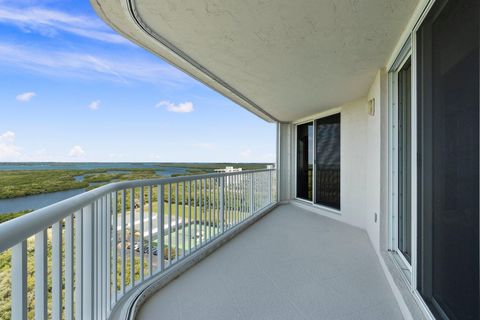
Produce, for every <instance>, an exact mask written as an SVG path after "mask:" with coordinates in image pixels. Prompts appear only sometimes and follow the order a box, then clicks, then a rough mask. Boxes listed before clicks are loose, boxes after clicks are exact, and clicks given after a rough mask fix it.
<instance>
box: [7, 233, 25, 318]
mask: <svg viewBox="0 0 480 320" xmlns="http://www.w3.org/2000/svg"><path fill="white" fill-rule="evenodd" d="M11 264H12V269H11V270H12V271H11V276H12V281H11V283H12V302H11V304H12V306H11V308H12V320H23V319H26V318H27V240H23V241H22V242H20V243H18V244H16V245H15V246H14V247H13V248H12V262H11Z"/></svg>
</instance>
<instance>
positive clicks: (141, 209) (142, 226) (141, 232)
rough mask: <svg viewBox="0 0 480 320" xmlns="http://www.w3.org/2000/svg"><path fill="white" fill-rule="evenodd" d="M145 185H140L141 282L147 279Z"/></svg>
mask: <svg viewBox="0 0 480 320" xmlns="http://www.w3.org/2000/svg"><path fill="white" fill-rule="evenodd" d="M143 193H144V190H143V186H141V187H140V252H139V253H140V282H143V280H144V279H145V276H144V274H143V273H144V265H143V264H144V253H143V241H144V238H143V233H144V232H145V227H144V225H143V219H144V216H143V215H144V212H143V197H144V194H143Z"/></svg>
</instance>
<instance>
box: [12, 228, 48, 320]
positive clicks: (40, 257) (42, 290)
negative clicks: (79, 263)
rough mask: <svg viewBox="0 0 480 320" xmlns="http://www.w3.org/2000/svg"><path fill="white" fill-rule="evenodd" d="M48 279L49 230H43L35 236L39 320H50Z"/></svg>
mask: <svg viewBox="0 0 480 320" xmlns="http://www.w3.org/2000/svg"><path fill="white" fill-rule="evenodd" d="M12 266H13V267H15V265H13V264H12ZM47 279H48V272H47V230H42V231H40V232H38V233H37V234H36V235H35V319H39V320H43V319H47V318H48V308H47V293H48V287H47V285H48V284H47ZM12 283H13V282H12Z"/></svg>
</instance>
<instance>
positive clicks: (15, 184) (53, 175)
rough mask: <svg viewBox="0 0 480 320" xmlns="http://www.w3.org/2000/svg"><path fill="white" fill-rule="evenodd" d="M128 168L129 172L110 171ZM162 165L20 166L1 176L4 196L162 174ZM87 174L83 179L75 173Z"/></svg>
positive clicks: (23, 194)
mask: <svg viewBox="0 0 480 320" xmlns="http://www.w3.org/2000/svg"><path fill="white" fill-rule="evenodd" d="M109 171H126V172H127V173H115V174H112V173H108V172H109ZM155 171H159V170H158V169H93V170H35V171H33V170H32V171H29V170H18V171H2V172H1V175H2V176H1V177H2V178H1V179H0V199H9V198H16V197H24V196H29V195H35V194H41V193H48V192H56V191H64V190H71V189H81V188H88V189H93V188H94V187H96V186H94V185H91V183H99V182H105V183H108V182H112V181H116V180H135V179H150V178H158V177H159V176H158V175H157V174H156V172H155ZM79 176H84V179H83V181H77V180H76V179H75V177H79Z"/></svg>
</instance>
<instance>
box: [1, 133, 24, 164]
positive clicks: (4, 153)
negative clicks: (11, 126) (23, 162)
mask: <svg viewBox="0 0 480 320" xmlns="http://www.w3.org/2000/svg"><path fill="white" fill-rule="evenodd" d="M20 155H21V152H20V148H19V147H17V146H16V145H15V133H14V132H12V131H7V132H5V133H3V134H1V135H0V159H2V160H14V159H16V158H18V157H19V156H20Z"/></svg>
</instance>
